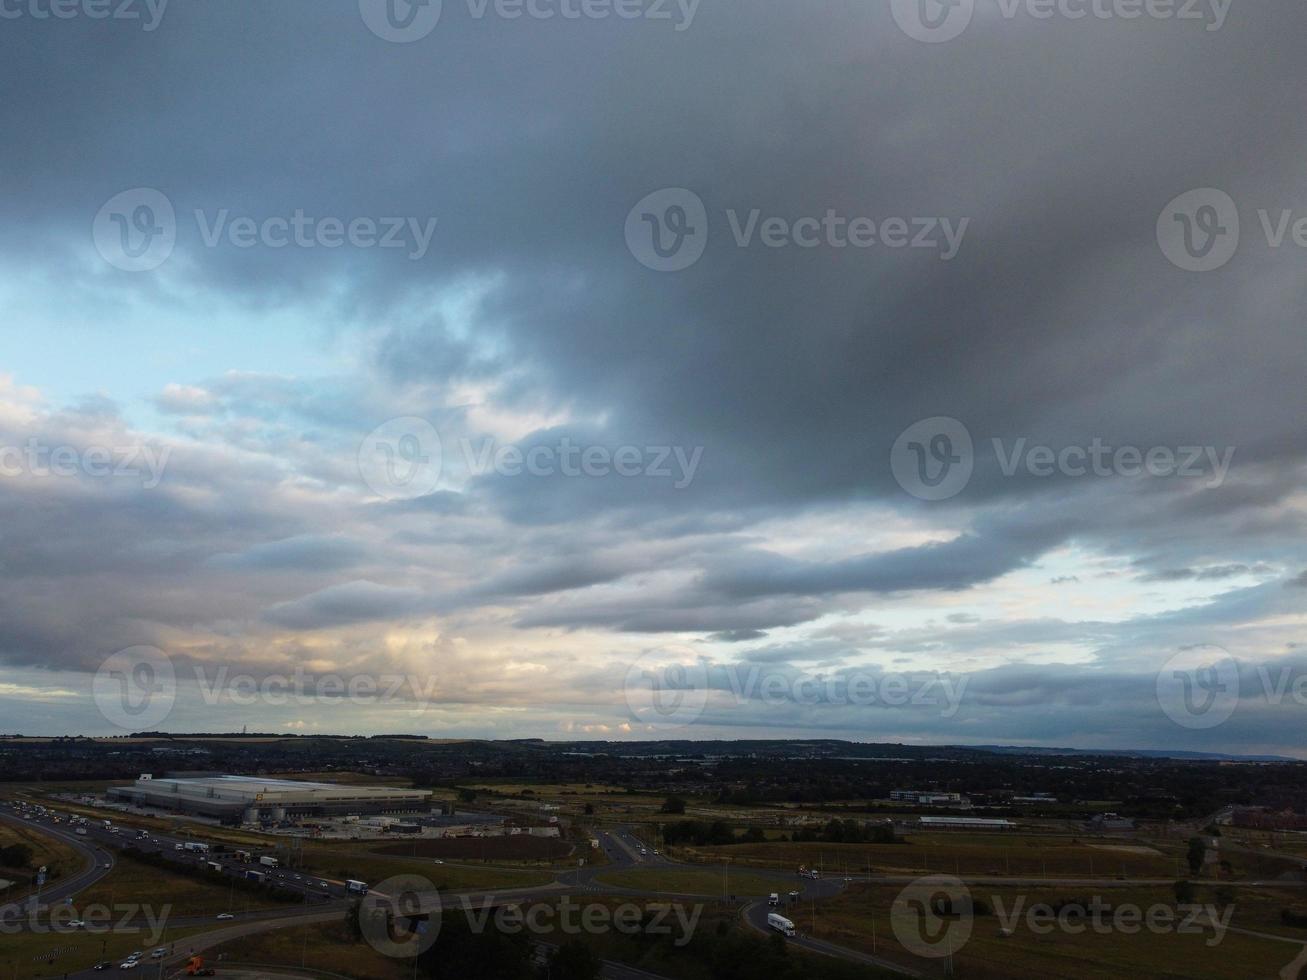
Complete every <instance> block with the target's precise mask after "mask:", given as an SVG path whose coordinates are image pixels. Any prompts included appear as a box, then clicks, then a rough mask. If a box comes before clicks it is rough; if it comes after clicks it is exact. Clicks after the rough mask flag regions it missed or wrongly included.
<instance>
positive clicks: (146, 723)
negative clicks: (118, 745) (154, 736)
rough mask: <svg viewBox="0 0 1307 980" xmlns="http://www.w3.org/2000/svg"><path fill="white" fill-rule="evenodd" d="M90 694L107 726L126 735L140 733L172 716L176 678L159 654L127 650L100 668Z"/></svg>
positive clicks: (142, 648)
mask: <svg viewBox="0 0 1307 980" xmlns="http://www.w3.org/2000/svg"><path fill="white" fill-rule="evenodd" d="M91 693H92V697H93V699H94V701H95V706H96V707H97V708H98V709H99V711H100V714H101V715H103V716H104V719H105V720H106V721H107V722H109V724H111V725H114V726H115V727H117V728H121V729H124V730H125V731H141V730H143V729H148V728H153V727H154V726H156V725H158V724H159V723H160V722H162V721H163V720H164V719H165V718H167V717H168V715H169V714H171V713H172V707H173V704H174V703H175V702H176V700H177V675H176V672H175V671H174V669H173V664H172V660H171V658H169V656H168V655H167V654H166V653H164V652H163V651H162V650H159V649H157V648H156V647H148V646H137V647H129V648H128V649H126V650H119V651H118V652H117V653H115V654H112V655H111V656H109V657H107V658H106V659H105V661H104V662H103V663H102V664H100V669H99V670H97V671H96V672H95V679H94V680H93V681H92V683H91Z"/></svg>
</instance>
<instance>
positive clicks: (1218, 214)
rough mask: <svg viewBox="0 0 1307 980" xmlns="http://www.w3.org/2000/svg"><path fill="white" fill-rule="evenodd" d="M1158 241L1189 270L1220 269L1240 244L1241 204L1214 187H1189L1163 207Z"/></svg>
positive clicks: (1175, 261)
mask: <svg viewBox="0 0 1307 980" xmlns="http://www.w3.org/2000/svg"><path fill="white" fill-rule="evenodd" d="M1157 244H1158V245H1159V246H1160V247H1161V249H1162V254H1163V255H1165V256H1166V257H1167V259H1168V260H1170V262H1171V263H1172V264H1173V265H1175V266H1177V267H1178V268H1181V269H1184V270H1185V271H1186V272H1212V271H1214V270H1216V269H1219V268H1221V267H1222V266H1224V265H1225V264H1226V263H1228V262H1229V261H1230V260H1231V259H1232V258H1234V253H1235V252H1236V251H1238V248H1239V208H1238V206H1237V205H1236V204H1235V203H1234V199H1233V198H1232V197H1230V195H1229V194H1227V193H1225V191H1220V190H1216V189H1215V188H1213V187H1202V188H1198V189H1197V190H1192V191H1187V192H1185V193H1184V194H1181V195H1180V196H1179V197H1177V198H1175V199H1174V200H1173V201H1171V203H1170V204H1168V205H1167V206H1166V207H1165V208H1163V209H1162V213H1161V215H1160V216H1159V217H1158V219H1157Z"/></svg>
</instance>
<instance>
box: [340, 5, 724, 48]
mask: <svg viewBox="0 0 1307 980" xmlns="http://www.w3.org/2000/svg"><path fill="white" fill-rule="evenodd" d="M701 2H702V0H466V6H467V13H468V16H469V17H471V18H472V19H473V20H477V21H479V20H485V19H486V18H487V17H495V18H497V19H499V20H510V21H511V20H522V19H523V18H525V19H527V20H536V21H555V20H564V21H568V20H643V21H651V22H654V23H659V22H664V23H667V22H670V23H671V24H672V29H673V30H675V31H677V32H678V33H679V32H681V31H687V30H689V29H690V25H692V24H693V23H694V18H695V15H696V14H697V13H698V12H699V4H700V3H701ZM443 9H444V3H443V2H442V0H359V14H360V15H361V16H362V17H363V23H365V24H366V25H367V26H368V30H370V31H371V32H372V33H373V34H375V35H376V36H377V37H379V38H381V39H382V40H383V41H390V42H392V43H394V44H411V43H412V42H414V41H420V40H422V39H423V38H424V37H426V36H427V35H428V34H430V33H431V32H432V31H434V30H435V29H436V25H437V24H439V23H440V17H441V14H442V12H443Z"/></svg>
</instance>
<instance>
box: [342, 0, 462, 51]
mask: <svg viewBox="0 0 1307 980" xmlns="http://www.w3.org/2000/svg"><path fill="white" fill-rule="evenodd" d="M443 6H444V4H443V2H442V0H359V14H360V15H361V16H362V17H363V23H365V24H367V25H368V30H370V31H371V32H372V33H373V34H375V35H376V36H377V37H379V38H381V39H382V40H383V41H390V42H391V43H392V44H411V43H413V42H414V41H421V40H422V39H423V38H424V37H426V36H427V35H428V34H430V33H431V32H432V31H434V30H435V29H436V25H437V24H439V23H440V14H441V11H442V9H443Z"/></svg>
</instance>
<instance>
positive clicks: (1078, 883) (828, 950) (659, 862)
mask: <svg viewBox="0 0 1307 980" xmlns="http://www.w3.org/2000/svg"><path fill="white" fill-rule="evenodd" d="M29 814H30V811H29ZM0 821H6V822H9V823H12V824H17V825H24V826H28V827H32V826H37V827H39V828H40V830H41V832H42V833H46V834H49V835H50V836H52V837H55V838H57V839H59V840H61V841H64V842H65V843H67V844H69V845H70V846H72V847H73V848H75V849H76V850H77V852H78V853H79V854H80V855H81V856H82V857H83V859H84V860H85V862H86V866H85V868H84V869H83V870H82V871H80V872H78V873H76V874H73V875H69V876H67V877H66V878H64V879H61V880H60V881H57V882H52V883H50V885H49V887H47V888H45V889H43V891H42V894H41V901H42V904H45V905H50V904H56V903H59V902H62V901H64V900H65V899H68V898H71V897H72V896H73V895H74V894H75V893H76V892H78V891H81V890H83V889H85V888H86V887H88V886H89V885H91V884H93V883H94V882H95V881H97V880H99V879H100V878H101V877H103V876H104V875H106V874H108V873H109V870H111V869H112V867H113V865H114V863H115V857H114V851H116V850H119V849H122V848H125V847H136V848H139V849H140V850H143V851H148V852H151V853H156V854H159V855H161V856H163V857H164V858H165V859H167V860H170V861H173V862H176V863H178V864H180V865H189V866H191V867H194V866H195V865H196V864H203V863H205V862H207V861H209V860H214V861H217V862H218V863H220V864H221V865H222V866H223V870H222V872H221V874H223V875H230V876H234V877H241V876H244V874H245V872H246V871H247V870H249V869H254V868H257V869H259V870H261V871H265V872H266V873H267V880H268V881H270V882H274V883H276V884H277V885H280V886H282V887H284V888H287V889H291V890H294V891H296V892H298V893H299V894H300V895H301V896H303V898H304V902H303V904H301V905H298V906H295V907H289V906H288V907H286V908H280V909H278V908H273V909H265V910H259V911H253V912H237V913H235V914H234V915H233V916H228V917H227V918H231V919H232V921H230V922H229V923H223V924H221V925H220V924H218V923H215V922H214V920H213V917H212V916H189V917H177V918H173V919H170V920H169V923H168V924H169V926H173V927H187V926H203V925H212V926H214V929H213V931H209V932H205V933H203V934H198V935H195V936H191V937H188V938H187V939H185V940H184V941H183V942H184V944H185V948H184V949H177V950H176V952H175V953H174V954H173V955H170V956H169V957H167V958H165V959H164V960H163V964H162V966H163V967H167V968H169V969H171V968H173V967H177V966H180V964H181V963H182V962H184V960H185V958H186V957H187V956H188V955H190V954H191V953H192V952H203V951H204V950H206V949H209V948H212V947H213V946H216V945H219V944H221V943H224V942H228V941H230V940H231V939H234V938H239V937H241V936H244V935H252V934H255V933H260V932H265V931H269V930H273V929H284V928H291V927H294V926H297V925H306V924H310V923H316V922H330V921H333V920H338V919H339V918H340V917H341V916H342V915H343V914H344V912H345V910H346V909H347V908H348V907H349V899H348V896H347V894H346V891H345V887H344V882H340V881H336V880H334V879H330V878H319V877H317V876H312V875H304V874H302V873H300V872H298V871H293V870H289V869H283V868H263V867H261V866H260V865H259V864H258V863H257V860H256V862H255V863H250V862H237V861H236V860H235V859H234V855H232V854H231V853H230V851H228V852H218V853H214V854H212V855H201V856H198V857H197V856H196V855H194V854H193V853H192V852H188V851H184V850H177V847H176V845H178V844H184V843H185V842H186V840H188V839H189V838H182V837H176V836H173V835H169V834H165V833H155V832H150V833H149V834H147V835H146V836H144V837H139V836H137V835H136V834H137V832H136V831H133V830H130V829H128V828H119V829H118V833H116V834H115V833H113V832H112V831H111V830H109V829H106V828H105V827H104V826H103V824H87V825H86V826H85V829H86V831H87V833H86V834H85V835H84V836H83V835H78V834H76V833H75V832H73V830H72V829H71V827H70V825H69V824H68V823H66V822H65V823H61V824H56V823H55V822H54V819H53V814H50V813H47V814H45V815H44V816H38V815H32V818H31V819H25V818H24V817H22V816H20V815H18V814H17V813H15V812H14V809H13V808H12V805H0ZM595 836H596V838H597V839H598V841H599V846H600V848H601V850H602V851H603V853H604V855H605V856H606V858H607V863H604V864H599V865H594V864H591V863H590V862H586V864H585V865H584V866H580V867H577V868H575V869H569V870H566V871H562V872H560V873H559V874H558V875H557V876H556V879H555V881H554V882H552V883H550V884H546V885H537V886H531V887H526V888H514V889H501V890H496V891H494V892H485V891H469V892H457V893H444V894H442V895H441V896H440V901H441V903H443V905H444V907H445V908H451V907H453V906H454V905H455V903H457V905H458V906H460V907H466V908H469V909H472V908H484V907H487V906H498V905H504V904H510V903H516V902H521V901H522V900H524V899H530V898H541V899H551V898H557V897H562V896H564V895H577V894H590V895H596V896H598V895H611V896H630V897H639V898H643V899H654V900H660V901H667V900H675V899H698V900H703V899H710V900H711V899H712V898H715V897H717V896H706V895H703V894H690V893H687V894H678V893H672V892H666V891H654V890H651V889H647V888H635V887H620V886H615V885H610V884H605V883H603V882H602V881H599V880H598V878H599V877H600V876H602V875H605V874H607V873H612V872H620V871H627V870H631V869H636V868H640V869H648V870H650V871H658V870H664V871H675V870H684V871H694V872H699V873H707V874H721V875H722V876H723V878H724V879H725V878H726V875H727V873H728V868H727V867H726V866H724V865H703V864H684V863H682V862H678V861H673V860H671V859H669V858H667V857H666V856H665V855H661V854H658V853H656V852H655V850H654V848H653V847H652V846H651V845H650V844H649V842H647V841H643V840H641V839H639V838H638V837H637V836H636V835H635V833H634V832H633V831H632V830H631V829H630V828H629V827H624V826H618V827H614V828H612V829H605V830H597V831H596V832H595ZM256 858H257V855H256ZM748 870H749V871H751V872H758V871H761V873H764V874H772V875H775V876H777V877H778V878H779V877H783V876H784V874H785V873H784V872H777V871H766V870H763V869H748ZM214 874H215V875H217V874H219V872H216V871H215V872H214ZM916 878H917V876H914V875H874V876H871V875H866V874H859V875H856V876H850V877H839V876H827V877H821V878H809V877H803V876H799V875H797V873H796V874H795V879H794V884H793V886H791V888H789V889H786V890H780V889H778V890H780V891H782V895H783V897H782V909H781V911H782V912H783V913H784V914H786V915H787V916H788V917H789V918H791V919H792V920H794V921H795V924H796V927H800V928H799V934H797V935H795V936H793V937H790V938H789V939H788V942H789V943H791V944H793V945H794V946H796V947H798V948H800V949H804V950H808V951H811V952H814V953H820V954H823V955H827V956H834V957H838V958H840V959H844V960H846V961H849V962H854V963H862V964H866V965H870V966H876V967H879V968H880V969H883V970H888V971H891V972H894V973H898V974H900V975H903V976H909V977H920V976H923V975H924V974H922V973H920V972H918V971H916V970H913V969H911V968H909V967H906V966H904V965H902V964H899V963H895V962H891V961H889V960H885V959H882V958H880V957H877V956H874V955H870V954H867V953H863V952H861V951H858V950H852V949H848V948H846V947H841V946H837V945H835V944H832V943H827V942H825V941H822V940H818V939H815V938H813V937H811V936H805V935H803V934H802V929H801V926H802V916H801V914H800V910H801V909H802V908H803V906H804V905H805V904H809V903H812V902H816V901H820V900H824V899H829V898H832V897H834V896H836V895H838V894H839V893H840V892H841V891H843V889H844V888H845V887H846V884H847V883H849V882H852V881H869V882H875V883H878V884H890V885H893V884H907V883H910V882H912V881H914V880H916ZM726 880H729V879H726ZM971 881H972V884H973V885H982V884H985V885H996V886H997V885H1020V886H1030V887H1047V886H1050V885H1057V886H1068V887H1084V886H1092V887H1099V888H1129V887H1138V886H1140V885H1150V884H1151V885H1170V884H1172V883H1173V880H1172V879H1170V878H1165V879H1147V880H1144V879H1130V880H1118V879H1115V878H1112V879H1103V878H1066V879H1061V878H1042V877H1041V878H1015V877H998V876H992V877H991V876H985V877H983V878H980V879H974V878H973V879H971ZM1243 884H1246V885H1257V884H1262V883H1260V882H1245V883H1243ZM1266 884H1275V885H1278V886H1283V885H1285V884H1286V882H1284V881H1276V882H1267V883H1266ZM789 891H795V892H798V893H799V897H798V898H797V899H791V897H790V896H789V894H788V892H789ZM375 894H378V895H380V894H381V893H379V892H378V893H375ZM32 901H33V898H32V897H29V898H28V899H27V900H26V901H25V903H24V905H25V906H27V907H30V905H31V902H32ZM729 901H730V902H731V903H732V904H735V903H737V902H738V901H742V902H743V903H744V904H743V907H742V909H741V913H742V915H743V918H744V921H745V922H746V923H747V925H748V926H749V927H750V928H752V929H754V930H755V931H757V932H758V933H760V934H771V933H772V930H771V929H769V927H768V925H767V914H768V912H769V911H770V909H769V906H768V903H767V896H766V895H757V894H752V895H740V896H737V895H735V894H731V895H729ZM787 910H788V911H787ZM16 912H17V907H16V906H13V905H11V906H9V907H8V908H7V909H5V910H4V912H3V913H0V914H4V915H5V916H7V917H13V916H14V915H15V913H16ZM156 963H158V961H148V960H147V961H145V962H144V963H143V964H142V966H143V967H146V968H155V965H156ZM160 975H161V976H162V968H161V969H160ZM70 976H74V977H79V978H84V980H93V978H96V977H100V976H102V974H99V973H93V972H92V971H89V970H88V971H84V973H82V974H70ZM604 976H605V977H606V978H610V980H650V978H651V977H652V975H651V974H648V973H645V972H643V971H639V970H634V969H632V968H630V967H625V966H622V965H620V964H616V963H608V964H605V967H604ZM653 980H657V978H653Z"/></svg>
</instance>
